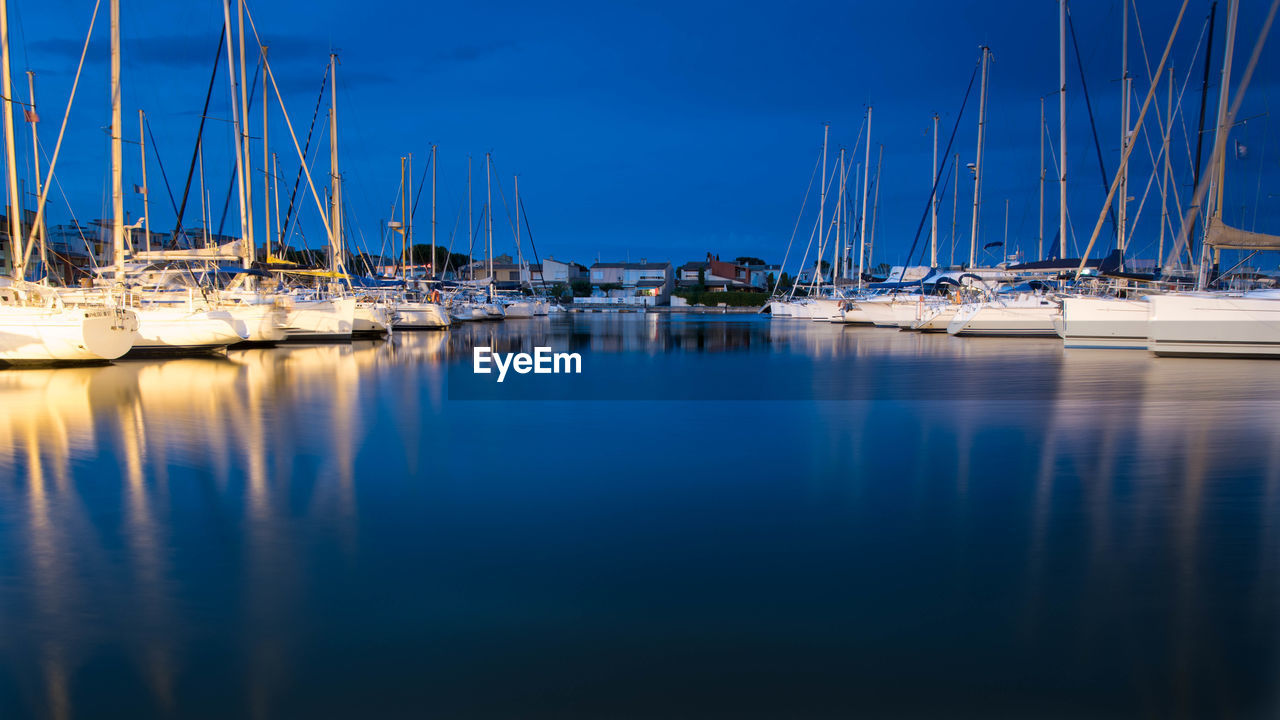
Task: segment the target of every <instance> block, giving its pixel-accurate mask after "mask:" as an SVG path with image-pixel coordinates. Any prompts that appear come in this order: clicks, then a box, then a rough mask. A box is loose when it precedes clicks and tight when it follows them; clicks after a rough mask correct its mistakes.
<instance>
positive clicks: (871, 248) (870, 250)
mask: <svg viewBox="0 0 1280 720" xmlns="http://www.w3.org/2000/svg"><path fill="white" fill-rule="evenodd" d="M869 139H870V138H868V140H869ZM883 165H884V143H880V151H879V157H878V158H877V159H876V194H875V198H874V199H873V200H872V201H871V240H870V241H869V242H868V243H867V262H871V255H872V254H874V253H875V248H876V216H877V215H879V213H880V168H881V166H883ZM903 274H904V275H905V274H906V273H905V271H904V272H903Z"/></svg>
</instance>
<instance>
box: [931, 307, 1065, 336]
mask: <svg viewBox="0 0 1280 720" xmlns="http://www.w3.org/2000/svg"><path fill="white" fill-rule="evenodd" d="M1057 314H1058V306H1057V305H1056V304H1054V303H1052V302H1049V301H1047V300H1042V301H1039V302H1038V303H1036V304H1030V305H1022V304H1009V305H1004V304H1000V303H978V304H972V305H966V306H963V307H962V308H960V309H959V310H957V311H956V314H955V317H954V318H952V320H951V323H950V324H949V325H948V326H947V332H948V333H951V334H952V335H999V336H1009V337H1017V336H1023V337H1057V335H1058V331H1057V330H1056V329H1054V327H1053V317H1054V315H1057Z"/></svg>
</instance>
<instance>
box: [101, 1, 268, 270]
mask: <svg viewBox="0 0 1280 720" xmlns="http://www.w3.org/2000/svg"><path fill="white" fill-rule="evenodd" d="M118 1H119V0H113V2H118ZM222 17H223V23H222V24H223V28H224V29H223V33H224V37H223V41H224V43H225V44H226V46H227V80H228V81H229V82H230V83H231V127H232V131H233V132H234V134H235V136H236V143H235V155H236V191H237V195H238V197H239V199H240V262H241V265H242V266H244V267H246V268H247V267H249V266H250V265H251V264H252V263H253V249H252V248H251V247H250V246H249V241H248V237H249V219H248V218H249V216H248V214H246V212H245V209H246V207H247V202H246V200H245V181H244V158H243V157H242V156H243V155H244V144H243V143H242V142H241V135H240V108H239V104H240V89H239V82H240V81H239V80H237V79H236V61H235V55H234V54H233V53H232V52H231V2H230V0H222ZM201 147H202V149H203V144H202V145H201ZM202 172H203V171H202ZM205 226H206V227H205V229H206V230H207V229H208V223H207V222H206V223H205Z"/></svg>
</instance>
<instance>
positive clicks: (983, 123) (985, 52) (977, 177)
mask: <svg viewBox="0 0 1280 720" xmlns="http://www.w3.org/2000/svg"><path fill="white" fill-rule="evenodd" d="M1064 1H1065V0H1064ZM990 56H991V48H988V47H987V46H986V45H983V46H982V92H981V93H980V94H979V95H978V156H977V158H976V159H975V160H974V163H973V226H972V229H971V234H970V237H969V267H970V268H972V267H973V265H974V262H975V261H976V260H977V255H978V206H979V203H980V199H981V197H982V140H983V137H984V136H985V135H986V128H987V60H988V58H989V57H990Z"/></svg>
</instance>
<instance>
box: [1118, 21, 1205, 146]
mask: <svg viewBox="0 0 1280 720" xmlns="http://www.w3.org/2000/svg"><path fill="white" fill-rule="evenodd" d="M1133 14H1134V21H1135V22H1137V17H1138V10H1137V7H1136V6H1135V7H1134V11H1133ZM1208 24H1209V20H1208V18H1205V22H1204V24H1202V25H1201V26H1200V37H1198V38H1197V39H1196V48H1195V50H1194V51H1192V53H1191V60H1190V63H1189V64H1195V59H1196V58H1197V57H1199V56H1200V45H1201V44H1202V43H1203V42H1204V34H1205V30H1206V28H1207V27H1208ZM1138 38H1139V39H1141V40H1142V60H1143V62H1144V63H1146V66H1147V82H1148V83H1150V82H1151V63H1150V61H1149V60H1148V58H1147V45H1146V40H1145V39H1143V35H1142V24H1141V22H1138ZM1190 82H1191V73H1187V74H1186V76H1185V77H1183V79H1182V89H1181V90H1179V91H1178V101H1177V102H1176V103H1174V107H1175V108H1176V109H1175V110H1173V111H1172V113H1170V116H1169V117H1168V118H1164V121H1163V122H1162V116H1161V115H1160V106H1159V105H1158V104H1157V105H1156V107H1155V111H1156V123H1157V127H1158V128H1159V129H1160V134H1161V135H1162V136H1163V135H1166V134H1168V135H1170V136H1172V134H1173V130H1172V125H1173V117H1174V116H1175V115H1177V116H1180V117H1182V135H1183V139H1184V140H1185V141H1186V145H1187V162H1188V163H1190V162H1191V140H1190V138H1188V137H1187V123H1186V116H1185V113H1183V112H1182V98H1183V96H1184V95H1185V94H1186V92H1187V87H1188V86H1189V85H1190ZM1134 97H1137V90H1136V89H1135V90H1134ZM1166 124H1167V125H1168V126H1169V127H1167V128H1166Z"/></svg>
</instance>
